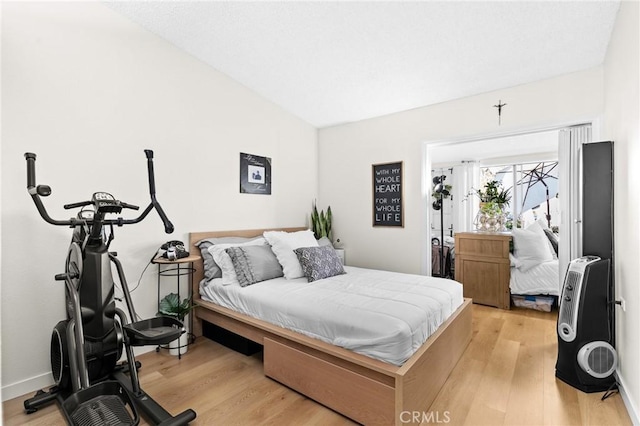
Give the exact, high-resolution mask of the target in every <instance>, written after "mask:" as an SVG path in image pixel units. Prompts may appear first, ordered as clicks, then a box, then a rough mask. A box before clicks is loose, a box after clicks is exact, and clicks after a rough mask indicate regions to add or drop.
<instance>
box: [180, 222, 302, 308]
mask: <svg viewBox="0 0 640 426" xmlns="http://www.w3.org/2000/svg"><path fill="white" fill-rule="evenodd" d="M305 229H309V228H307V227H298V228H269V229H242V230H237V231H205V232H191V233H189V253H191V254H196V255H198V256H200V249H199V248H198V247H197V246H196V243H197V242H198V241H200V240H202V239H205V238H220V237H248V238H251V237H259V236H261V235H262V233H263V232H264V231H286V232H296V231H304V230H305ZM193 267H194V269H195V271H194V272H193V276H192V281H191V285H192V288H193V300H194V301H196V303H197V301H198V299H200V289H199V285H200V281H202V279H203V278H204V267H203V263H202V259H200V260H199V261H197V262H193Z"/></svg>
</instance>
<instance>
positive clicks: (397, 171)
mask: <svg viewBox="0 0 640 426" xmlns="http://www.w3.org/2000/svg"><path fill="white" fill-rule="evenodd" d="M372 179H373V181H372V186H373V226H397V227H400V228H404V209H403V205H402V201H403V200H402V161H397V162H394V163H384V164H374V165H373V166H372Z"/></svg>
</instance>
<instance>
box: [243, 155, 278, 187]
mask: <svg viewBox="0 0 640 426" xmlns="http://www.w3.org/2000/svg"><path fill="white" fill-rule="evenodd" d="M240 192H241V193H244V194H266V195H269V194H271V158H269V157H260V156H258V155H252V154H245V153H243V152H241V153H240Z"/></svg>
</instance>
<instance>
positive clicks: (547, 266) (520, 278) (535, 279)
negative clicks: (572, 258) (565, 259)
mask: <svg viewBox="0 0 640 426" xmlns="http://www.w3.org/2000/svg"><path fill="white" fill-rule="evenodd" d="M558 268H559V265H558V260H557V259H555V260H550V261H548V262H543V263H541V264H539V265H536V266H534V267H532V268H531V269H529V270H527V271H526V272H522V271H521V270H520V268H516V267H511V279H510V281H509V288H510V289H511V294H522V295H532V294H548V295H552V296H558V295H559V294H560V280H559V276H560V275H559V273H560V271H559V269H558Z"/></svg>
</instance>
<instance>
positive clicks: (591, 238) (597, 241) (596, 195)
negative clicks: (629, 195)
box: [582, 142, 613, 265]
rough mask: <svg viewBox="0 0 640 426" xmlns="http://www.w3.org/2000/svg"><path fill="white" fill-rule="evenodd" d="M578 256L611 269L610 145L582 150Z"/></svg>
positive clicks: (611, 172) (593, 145)
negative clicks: (594, 259) (603, 261)
mask: <svg viewBox="0 0 640 426" xmlns="http://www.w3.org/2000/svg"><path fill="white" fill-rule="evenodd" d="M582 170H583V173H582V176H583V179H582V188H583V192H582V193H583V196H582V253H583V254H584V255H594V256H599V257H601V258H603V259H611V261H612V262H611V263H612V265H613V142H596V143H588V144H584V145H583V146H582Z"/></svg>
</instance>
